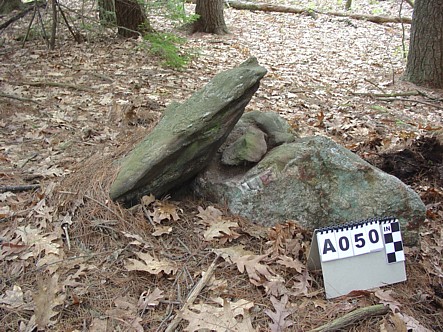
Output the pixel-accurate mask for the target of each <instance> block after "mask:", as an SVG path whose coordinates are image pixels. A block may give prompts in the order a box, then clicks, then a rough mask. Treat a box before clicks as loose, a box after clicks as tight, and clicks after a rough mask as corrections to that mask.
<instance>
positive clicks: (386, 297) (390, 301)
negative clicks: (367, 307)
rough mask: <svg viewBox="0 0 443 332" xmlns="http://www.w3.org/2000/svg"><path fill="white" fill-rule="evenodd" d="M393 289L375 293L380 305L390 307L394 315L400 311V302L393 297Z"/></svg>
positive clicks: (380, 290) (379, 290)
mask: <svg viewBox="0 0 443 332" xmlns="http://www.w3.org/2000/svg"><path fill="white" fill-rule="evenodd" d="M391 293H392V289H388V290H382V289H378V290H376V291H375V293H374V295H375V296H376V297H378V298H379V299H380V303H382V304H384V305H387V306H389V308H390V309H391V310H392V312H393V313H396V312H399V311H400V306H401V304H400V302H398V301H397V300H396V299H394V298H393V297H392V295H391Z"/></svg>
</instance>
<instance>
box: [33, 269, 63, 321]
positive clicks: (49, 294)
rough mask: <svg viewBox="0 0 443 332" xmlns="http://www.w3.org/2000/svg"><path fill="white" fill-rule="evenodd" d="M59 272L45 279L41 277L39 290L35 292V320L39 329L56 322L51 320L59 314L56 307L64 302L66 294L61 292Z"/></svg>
mask: <svg viewBox="0 0 443 332" xmlns="http://www.w3.org/2000/svg"><path fill="white" fill-rule="evenodd" d="M58 278H59V276H58V274H56V273H55V274H54V275H52V277H48V278H47V279H45V280H42V279H39V280H38V285H37V291H36V292H35V293H34V294H33V296H32V297H33V300H34V303H35V320H36V323H37V326H38V328H39V330H40V329H41V330H44V329H45V328H46V327H47V326H51V325H54V324H55V321H54V320H51V319H52V318H53V317H54V316H56V315H57V314H58V311H57V309H56V307H58V306H60V305H61V304H63V301H64V299H65V294H63V293H61V290H62V287H61V285H59V283H58Z"/></svg>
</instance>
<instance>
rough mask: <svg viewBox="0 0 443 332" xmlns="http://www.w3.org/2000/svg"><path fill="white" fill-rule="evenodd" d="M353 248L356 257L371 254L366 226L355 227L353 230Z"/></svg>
mask: <svg viewBox="0 0 443 332" xmlns="http://www.w3.org/2000/svg"><path fill="white" fill-rule="evenodd" d="M351 238H352V248H353V249H354V256H357V255H363V254H367V253H369V252H371V248H370V245H369V238H368V229H367V227H366V225H365V224H361V225H355V226H354V227H353V228H352V229H351Z"/></svg>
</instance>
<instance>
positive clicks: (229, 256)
mask: <svg viewBox="0 0 443 332" xmlns="http://www.w3.org/2000/svg"><path fill="white" fill-rule="evenodd" d="M244 247H245V246H243V245H238V246H233V247H227V248H220V249H212V251H213V252H214V253H216V254H217V255H220V256H221V257H222V258H223V259H224V260H225V261H227V262H229V263H231V264H232V263H233V262H234V261H233V260H234V259H237V258H239V257H242V256H246V255H254V252H252V251H249V250H245V249H244Z"/></svg>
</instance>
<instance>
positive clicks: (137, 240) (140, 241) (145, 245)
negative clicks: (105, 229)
mask: <svg viewBox="0 0 443 332" xmlns="http://www.w3.org/2000/svg"><path fill="white" fill-rule="evenodd" d="M122 233H123V235H124V236H126V237H127V238H130V239H135V241H132V242H130V243H129V244H133V245H136V246H141V245H143V248H144V249H147V248H152V244H150V243H148V242H146V241H145V240H144V239H143V238H142V237H141V236H140V235H138V234H131V233H126V232H122Z"/></svg>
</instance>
